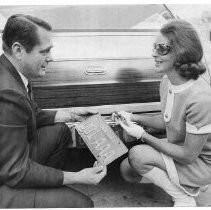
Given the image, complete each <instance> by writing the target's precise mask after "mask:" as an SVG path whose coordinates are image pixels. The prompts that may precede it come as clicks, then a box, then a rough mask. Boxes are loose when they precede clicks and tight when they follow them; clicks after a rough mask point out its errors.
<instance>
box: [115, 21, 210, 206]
mask: <svg viewBox="0 0 211 210" xmlns="http://www.w3.org/2000/svg"><path fill="white" fill-rule="evenodd" d="M152 56H153V57H154V60H155V71H156V72H159V73H163V74H164V77H163V79H162V81H161V84H160V99H161V114H160V115H157V116H147V115H136V114H132V113H128V112H124V111H121V112H119V113H118V116H120V117H118V116H117V115H116V114H114V117H115V120H116V121H117V122H118V123H119V124H120V125H121V126H122V127H123V129H124V130H125V131H126V132H127V133H128V134H129V135H131V136H133V137H135V138H137V140H138V141H144V142H145V144H140V145H137V146H134V147H132V148H131V149H130V151H129V153H128V158H127V159H125V160H124V161H123V162H122V163H121V167H120V169H121V174H122V176H123V178H124V179H125V180H127V181H130V182H141V177H145V178H146V179H148V180H150V181H151V182H152V183H154V184H155V185H157V186H159V187H161V188H162V189H163V190H164V191H166V192H167V193H168V194H169V195H171V196H172V198H173V199H172V200H173V201H174V206H196V202H195V199H194V196H197V195H198V193H199V190H200V187H203V186H206V185H208V184H209V183H211V88H210V86H209V84H207V82H206V81H205V80H204V79H203V78H202V77H201V75H202V74H203V73H204V72H205V70H206V69H205V67H204V66H203V64H202V63H201V59H202V57H203V49H202V45H201V42H200V40H199V37H198V35H197V32H196V31H195V29H194V28H193V27H192V25H191V24H190V23H188V22H186V21H183V20H174V21H171V22H168V23H167V24H165V25H164V26H163V27H162V28H161V30H160V33H159V35H158V36H157V37H156V40H155V43H154V46H153V54H152ZM122 119H124V120H122ZM134 122H135V123H134ZM137 124H138V125H137ZM142 126H150V127H153V128H155V129H165V130H166V134H167V139H158V138H156V137H153V136H152V135H150V134H148V133H147V132H146V131H145V130H144V129H143V127H142Z"/></svg>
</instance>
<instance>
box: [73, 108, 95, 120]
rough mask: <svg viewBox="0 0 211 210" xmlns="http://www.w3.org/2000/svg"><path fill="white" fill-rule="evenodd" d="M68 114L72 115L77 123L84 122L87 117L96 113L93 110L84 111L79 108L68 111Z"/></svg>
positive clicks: (84, 109)
mask: <svg viewBox="0 0 211 210" xmlns="http://www.w3.org/2000/svg"><path fill="white" fill-rule="evenodd" d="M70 113H72V115H73V118H74V120H75V121H77V122H81V121H84V120H85V119H86V118H87V117H89V116H91V115H93V114H97V113H98V112H97V111H96V110H94V109H90V108H89V109H86V108H80V109H75V110H74V109H72V110H70Z"/></svg>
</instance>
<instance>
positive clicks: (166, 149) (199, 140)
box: [142, 132, 208, 164]
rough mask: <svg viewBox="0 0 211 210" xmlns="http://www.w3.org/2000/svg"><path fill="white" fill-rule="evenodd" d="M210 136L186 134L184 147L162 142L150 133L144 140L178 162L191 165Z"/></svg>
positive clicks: (145, 134) (144, 136) (145, 135)
mask: <svg viewBox="0 0 211 210" xmlns="http://www.w3.org/2000/svg"><path fill="white" fill-rule="evenodd" d="M207 138H208V134H200V135H196V134H190V133H187V134H186V138H185V142H184V145H181V146H179V145H176V144H173V143H169V142H165V141H162V140H161V139H158V138H155V137H153V136H151V135H150V134H148V133H146V132H145V133H144V134H143V136H142V139H143V140H144V141H145V142H146V143H147V144H149V145H151V146H152V147H154V148H155V149H157V150H158V151H160V152H162V153H164V154H166V155H168V156H170V157H172V158H173V159H175V160H176V161H178V162H180V163H183V164H190V163H191V162H192V161H194V160H195V159H196V158H197V157H198V155H199V154H200V152H201V150H202V148H203V146H204V144H205V143H206V141H207Z"/></svg>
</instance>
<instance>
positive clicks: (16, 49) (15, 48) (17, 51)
mask: <svg viewBox="0 0 211 210" xmlns="http://www.w3.org/2000/svg"><path fill="white" fill-rule="evenodd" d="M25 52H26V50H25V48H24V47H23V45H22V44H20V43H19V42H14V43H13V45H12V53H13V55H14V56H15V58H16V59H17V60H21V59H22V57H23V56H24V53H25Z"/></svg>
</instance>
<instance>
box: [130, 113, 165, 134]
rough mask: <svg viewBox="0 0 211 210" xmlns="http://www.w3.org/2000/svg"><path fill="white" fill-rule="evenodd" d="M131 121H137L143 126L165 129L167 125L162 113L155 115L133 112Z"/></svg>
mask: <svg viewBox="0 0 211 210" xmlns="http://www.w3.org/2000/svg"><path fill="white" fill-rule="evenodd" d="M131 121H134V122H137V123H139V124H141V125H142V126H146V127H152V128H154V129H159V130H165V129H166V125H165V122H164V119H163V115H162V114H161V113H158V114H155V115H149V114H148V115H147V114H139V115H138V114H131Z"/></svg>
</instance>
